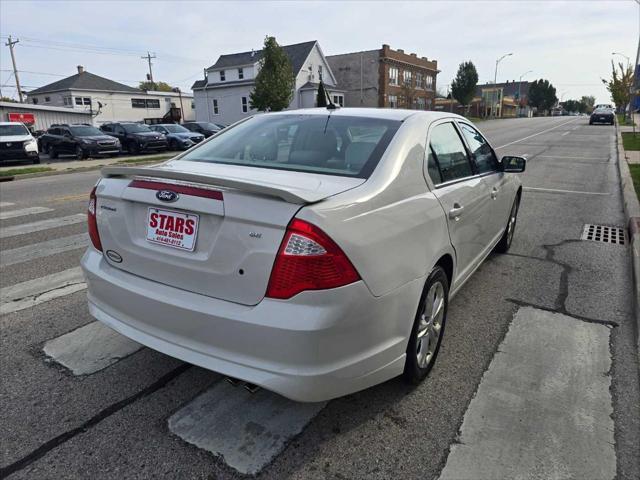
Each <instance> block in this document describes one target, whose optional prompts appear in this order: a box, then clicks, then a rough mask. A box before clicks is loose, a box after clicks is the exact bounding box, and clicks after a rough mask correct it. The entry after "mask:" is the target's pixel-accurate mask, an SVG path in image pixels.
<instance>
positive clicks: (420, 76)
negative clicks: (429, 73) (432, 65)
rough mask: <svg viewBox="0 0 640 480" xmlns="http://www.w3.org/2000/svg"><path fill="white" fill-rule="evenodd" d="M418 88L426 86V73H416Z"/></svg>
mask: <svg viewBox="0 0 640 480" xmlns="http://www.w3.org/2000/svg"><path fill="white" fill-rule="evenodd" d="M416 88H424V75H423V74H422V73H420V72H418V73H416Z"/></svg>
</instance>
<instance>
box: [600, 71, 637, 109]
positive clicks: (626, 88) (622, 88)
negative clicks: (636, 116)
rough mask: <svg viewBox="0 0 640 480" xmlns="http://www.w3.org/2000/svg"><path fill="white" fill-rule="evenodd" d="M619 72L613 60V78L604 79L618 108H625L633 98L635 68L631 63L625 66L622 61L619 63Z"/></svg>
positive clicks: (603, 81)
mask: <svg viewBox="0 0 640 480" xmlns="http://www.w3.org/2000/svg"><path fill="white" fill-rule="evenodd" d="M618 68H619V70H620V71H619V72H618V70H616V67H615V65H614V63H613V60H612V61H611V79H610V80H605V79H604V78H603V79H602V83H604V84H605V86H606V87H607V90H609V93H610V94H611V100H612V101H613V103H615V104H616V107H617V108H618V109H624V108H625V107H626V106H627V104H628V103H629V100H630V98H631V85H633V70H632V69H631V66H630V65H627V67H626V68H625V67H624V66H623V65H622V63H619V64H618Z"/></svg>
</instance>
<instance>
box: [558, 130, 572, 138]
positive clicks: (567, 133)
mask: <svg viewBox="0 0 640 480" xmlns="http://www.w3.org/2000/svg"><path fill="white" fill-rule="evenodd" d="M570 133H571V132H570V131H568V132H564V133H563V134H561V135H560V136H561V137H564V136H565V135H569V134H570Z"/></svg>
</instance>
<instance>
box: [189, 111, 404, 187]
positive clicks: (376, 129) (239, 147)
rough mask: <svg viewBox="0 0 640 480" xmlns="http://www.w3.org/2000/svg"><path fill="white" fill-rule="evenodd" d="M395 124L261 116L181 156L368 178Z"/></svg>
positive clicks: (338, 118) (326, 117)
mask: <svg viewBox="0 0 640 480" xmlns="http://www.w3.org/2000/svg"><path fill="white" fill-rule="evenodd" d="M399 126H400V122H399V121H394V120H382V119H377V118H363V117H347V116H342V115H340V116H331V115H329V114H328V115H260V116H256V117H253V118H250V119H249V120H247V121H245V122H243V123H240V124H239V125H236V126H235V127H232V128H230V129H228V130H223V131H222V133H220V134H218V135H217V136H216V137H214V138H213V139H211V140H209V141H208V142H207V143H205V144H203V145H202V146H200V147H197V148H195V149H193V150H192V151H191V152H189V153H188V154H187V155H185V156H184V157H182V158H181V159H180V160H191V161H195V162H210V163H225V164H231V165H242V166H250V167H261V168H273V169H280V170H291V171H296V172H313V173H323V174H328V175H341V176H348V177H359V178H368V177H369V175H371V172H373V170H374V169H375V167H376V165H377V164H378V161H379V160H380V157H381V156H382V154H383V153H384V151H385V149H386V148H387V145H389V142H390V141H391V138H392V137H393V135H394V134H395V132H396V131H397V130H398V127H399Z"/></svg>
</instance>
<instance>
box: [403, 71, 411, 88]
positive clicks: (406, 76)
mask: <svg viewBox="0 0 640 480" xmlns="http://www.w3.org/2000/svg"><path fill="white" fill-rule="evenodd" d="M404 84H405V85H407V86H409V87H410V86H411V71H410V70H405V71H404Z"/></svg>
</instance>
